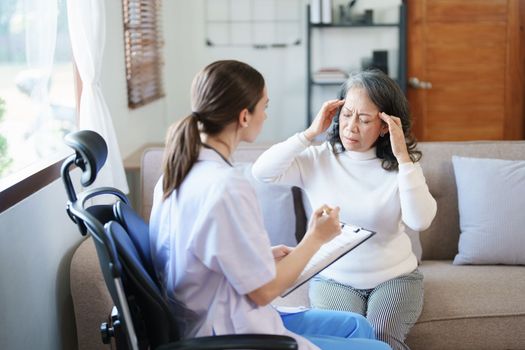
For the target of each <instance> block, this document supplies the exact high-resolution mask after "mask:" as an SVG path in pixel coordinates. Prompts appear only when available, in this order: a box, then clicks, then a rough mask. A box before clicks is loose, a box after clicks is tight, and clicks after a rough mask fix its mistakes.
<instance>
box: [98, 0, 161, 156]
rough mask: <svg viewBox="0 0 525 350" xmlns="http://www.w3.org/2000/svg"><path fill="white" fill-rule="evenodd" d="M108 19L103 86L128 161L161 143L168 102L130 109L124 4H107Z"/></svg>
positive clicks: (118, 137)
mask: <svg viewBox="0 0 525 350" xmlns="http://www.w3.org/2000/svg"><path fill="white" fill-rule="evenodd" d="M106 19H107V21H106V47H105V52H104V61H103V65H102V75H101V87H102V92H103V94H104V97H105V99H106V103H107V105H108V108H109V111H110V113H111V116H112V118H113V125H114V126H115V131H116V133H117V139H118V143H119V147H120V152H121V155H122V157H124V158H125V157H127V156H128V155H130V154H131V153H132V152H133V151H135V150H136V149H137V148H139V147H140V146H141V145H143V144H144V143H149V142H162V140H163V139H164V134H165V130H166V123H165V115H166V99H165V98H162V99H160V100H157V101H154V102H152V103H150V104H148V105H146V106H143V107H140V108H137V109H134V110H131V109H129V108H128V100H127V87H126V67H125V65H124V63H125V62H124V28H123V26H122V1H106Z"/></svg>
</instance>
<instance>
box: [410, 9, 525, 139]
mask: <svg viewBox="0 0 525 350" xmlns="http://www.w3.org/2000/svg"><path fill="white" fill-rule="evenodd" d="M407 10H408V16H407V17H408V25H407V27H408V36H407V37H408V44H407V46H408V52H407V59H408V82H409V87H408V94H407V95H408V99H409V102H410V105H411V109H412V115H413V118H414V132H415V134H416V136H417V138H418V139H419V140H425V141H442V140H483V139H486V140H499V139H522V138H524V136H525V134H524V125H525V123H524V118H525V113H524V111H525V109H524V97H525V89H524V83H525V80H524V76H525V55H524V41H525V34H524V28H523V26H524V21H525V1H522V0H469V1H464V0H408V1H407ZM416 79H417V80H416ZM418 82H419V84H418Z"/></svg>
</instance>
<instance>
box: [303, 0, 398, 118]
mask: <svg viewBox="0 0 525 350" xmlns="http://www.w3.org/2000/svg"><path fill="white" fill-rule="evenodd" d="M406 6H407V5H406V2H405V1H402V2H401V5H400V6H399V21H396V22H386V23H374V22H372V21H371V20H369V22H368V23H365V22H364V21H363V22H361V23H358V22H357V21H356V22H335V23H311V22H310V20H309V19H310V5H307V6H306V18H307V20H306V27H307V30H306V75H307V83H306V116H307V117H306V126H307V127H308V126H309V125H310V123H311V122H312V119H313V118H314V115H313V113H312V95H313V89H314V87H315V92H316V93H317V92H318V90H321V89H322V87H327V88H326V89H329V87H336V86H341V85H342V84H343V83H344V82H345V81H346V79H344V80H339V79H337V78H336V79H333V80H331V79H327V81H322V80H321V81H319V80H315V78H314V75H315V74H316V72H315V71H314V70H315V68H318V67H319V66H322V64H319V62H318V64H316V65H315V66H313V64H312V33H313V32H314V31H317V30H320V31H318V32H317V34H319V37H318V38H317V39H319V40H320V39H321V38H322V37H323V36H325V35H331V33H328V31H324V30H322V29H323V28H326V29H331V28H333V29H335V28H341V29H359V28H363V29H367V30H368V29H370V30H372V31H375V30H377V29H384V30H385V31H387V32H388V33H390V31H391V30H392V29H394V30H397V32H398V33H397V35H398V37H399V46H398V50H397V51H398V52H397V54H398V64H397V79H396V81H397V83H398V84H399V86H400V87H401V89H402V90H403V91H404V92H405V93H406V86H407V81H406V75H407V74H406V65H407V62H406V31H407V26H406ZM393 20H395V19H393ZM374 28H375V29H374ZM356 33H358V34H357V35H361V33H362V31H359V32H356ZM317 39H316V40H317ZM347 39H348V40H351V35H348V37H347ZM378 49H379V48H378ZM331 65H333V63H331Z"/></svg>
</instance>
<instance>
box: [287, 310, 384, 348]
mask: <svg viewBox="0 0 525 350" xmlns="http://www.w3.org/2000/svg"><path fill="white" fill-rule="evenodd" d="M280 315H281V318H282V320H283V323H284V326H285V327H286V328H287V329H288V330H290V331H292V332H294V333H296V334H299V335H301V336H303V337H305V338H306V339H308V340H309V341H311V342H312V343H314V344H315V345H317V346H318V347H320V348H321V349H323V350H339V349H341V350H343V349H345V350H351V349H356V350H390V349H391V348H390V346H388V345H387V344H386V343H383V342H380V341H377V340H375V335H374V329H373V328H372V326H371V325H370V323H369V322H368V321H367V319H366V318H365V317H363V316H361V315H359V314H356V313H353V312H344V311H329V310H318V309H309V310H307V311H303V312H298V313H280Z"/></svg>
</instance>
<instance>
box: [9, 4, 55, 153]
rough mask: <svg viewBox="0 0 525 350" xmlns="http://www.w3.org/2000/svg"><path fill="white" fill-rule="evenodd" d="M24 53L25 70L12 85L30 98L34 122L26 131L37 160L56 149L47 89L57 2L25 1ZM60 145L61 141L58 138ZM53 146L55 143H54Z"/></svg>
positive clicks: (53, 49) (52, 52) (52, 59)
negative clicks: (37, 157) (23, 91)
mask: <svg viewBox="0 0 525 350" xmlns="http://www.w3.org/2000/svg"><path fill="white" fill-rule="evenodd" d="M22 4H23V8H24V20H25V44H26V47H25V52H26V61H27V69H25V70H23V71H22V72H20V73H19V74H17V76H16V78H15V83H16V84H17V86H18V87H19V88H22V90H25V91H26V93H28V94H29V95H30V98H31V102H32V107H33V111H34V113H35V121H34V123H33V124H32V125H30V126H28V129H27V130H26V133H27V135H28V136H27V137H28V140H30V141H31V142H32V143H33V147H34V149H35V152H36V154H37V155H38V156H40V157H45V156H48V155H50V154H52V153H53V152H54V151H55V150H56V141H55V142H53V141H52V140H53V137H52V135H53V134H52V130H51V129H50V125H51V122H52V112H51V106H50V99H49V86H50V78H51V72H52V71H53V61H54V56H55V46H56V37H57V16H58V7H57V1H56V0H24V1H23V2H22ZM55 139H57V140H59V142H60V143H61V144H62V145H63V140H62V139H58V138H55ZM53 143H55V144H53Z"/></svg>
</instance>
